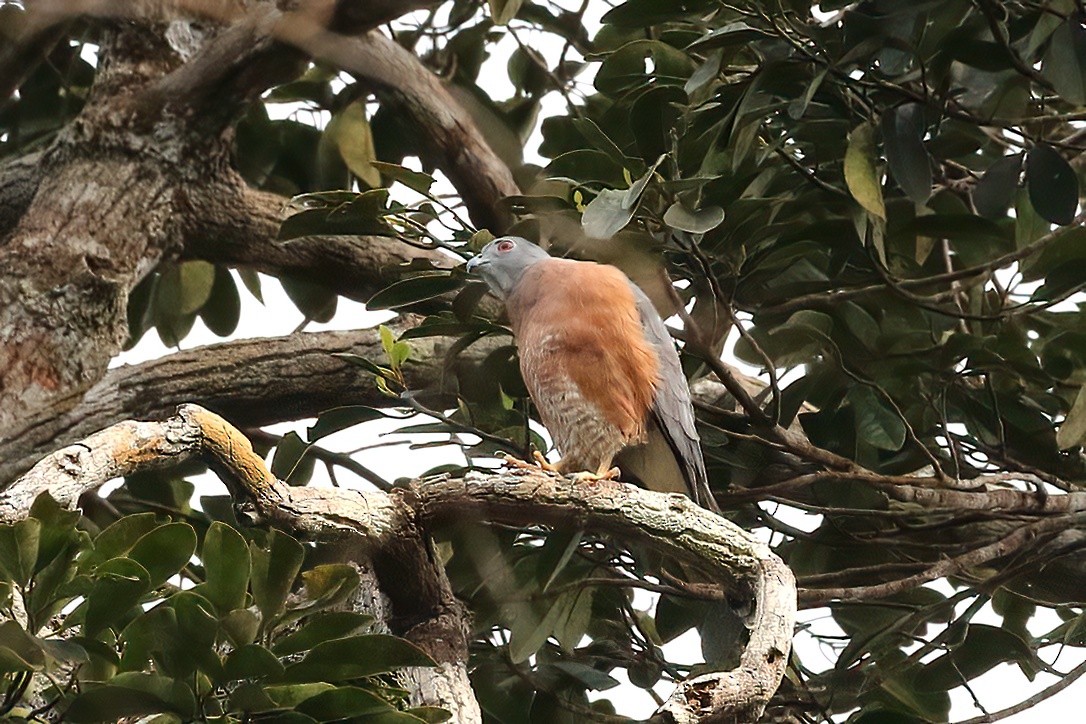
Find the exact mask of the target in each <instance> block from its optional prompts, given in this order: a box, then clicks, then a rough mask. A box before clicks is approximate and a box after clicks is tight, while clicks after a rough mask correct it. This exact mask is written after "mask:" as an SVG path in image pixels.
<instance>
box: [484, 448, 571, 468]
mask: <svg viewBox="0 0 1086 724" xmlns="http://www.w3.org/2000/svg"><path fill="white" fill-rule="evenodd" d="M498 457H500V458H501V460H502V462H503V463H504V464H505V466H506V467H508V468H512V469H514V470H528V471H531V472H533V473H538V472H539V471H540V470H543V471H544V472H548V473H559V472H560V471H559V470H558V468H557V467H555V466H554V465H552V464H551V463H550V462H548V461H547V458H545V457H543V454H542V453H540V452H539V451H538V450H533V451H532V458H533V459H534V460H535V462H531V463H530V462H527V461H526V460H521V459H520V458H518V457H516V456H515V455H510V454H509V453H504V452H503V453H498Z"/></svg>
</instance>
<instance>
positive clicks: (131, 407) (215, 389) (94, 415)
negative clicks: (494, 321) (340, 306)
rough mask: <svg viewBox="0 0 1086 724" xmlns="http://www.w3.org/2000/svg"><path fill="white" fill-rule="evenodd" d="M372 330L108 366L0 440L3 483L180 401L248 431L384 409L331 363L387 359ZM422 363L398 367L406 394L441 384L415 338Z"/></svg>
mask: <svg viewBox="0 0 1086 724" xmlns="http://www.w3.org/2000/svg"><path fill="white" fill-rule="evenodd" d="M378 337H379V336H378V334H377V330H374V329H365V330H360V331H356V332H321V333H316V334H305V333H299V334H294V335H290V336H288V337H277V338H272V339H247V340H240V341H237V342H225V343H223V344H216V345H210V346H207V347H199V348H197V349H193V350H190V351H187V352H178V353H177V354H173V355H170V356H168V357H163V358H161V359H158V360H155V361H153V362H148V363H145V364H141V365H134V366H129V367H119V368H115V369H112V370H109V371H108V372H107V373H106V375H105V376H104V377H103V378H102V380H101V381H99V382H98V383H97V384H96V385H94V387H92V388H91V389H90V390H89V391H88V392H87V393H86V395H84V396H83V399H82V400H81V401H80V402H79V404H78V405H76V406H75V407H73V408H72V409H70V410H67V411H60V410H57V409H55V408H46V409H44V410H42V411H40V412H38V413H36V414H34V415H32V416H29V417H26V418H24V419H23V420H22V421H21V422H22V424H21V425H20V427H18V428H16V429H15V430H12V431H11V432H10V433H9V434H8V435H6V436H5V437H4V438H0V481H7V480H11V479H12V478H13V477H14V476H16V475H18V474H19V473H21V472H22V471H23V470H26V469H27V468H28V467H29V466H30V465H32V464H33V463H34V462H35V461H36V460H38V459H40V458H41V457H42V456H43V455H45V454H46V453H47V452H48V451H49V450H53V449H56V448H57V447H59V446H61V445H67V444H71V443H72V442H74V441H76V440H78V439H79V438H81V437H84V436H86V435H89V434H91V433H92V432H93V431H94V430H98V429H101V428H103V427H105V426H107V425H111V424H113V423H115V422H118V421H119V420H123V419H126V418H130V417H136V418H143V419H147V418H151V419H154V418H158V419H161V418H164V417H166V416H168V415H169V414H171V412H172V411H173V409H174V408H175V407H176V406H177V405H179V404H180V403H181V402H183V401H185V400H186V399H193V400H199V401H200V403H201V404H203V405H206V406H207V407H209V408H212V409H214V410H217V411H219V412H222V413H223V414H228V415H230V417H231V418H232V419H234V420H236V421H237V422H238V424H239V425H242V426H244V427H248V426H260V425H267V424H271V423H272V422H280V421H284V420H292V419H298V418H302V417H312V416H314V415H317V414H319V413H320V412H322V411H324V410H328V409H330V408H333V407H338V406H341V405H351V404H355V405H371V406H388V404H389V402H390V400H389V398H388V397H385V396H383V395H382V394H381V392H380V391H379V390H378V389H377V387H376V386H375V385H374V383H373V380H372V376H371V375H370V374H368V373H367V372H365V371H364V370H362V369H361V368H359V367H357V366H355V365H352V364H350V363H348V362H346V361H344V360H343V359H341V358H339V357H336V356H335V355H336V354H337V353H344V352H348V353H351V354H356V355H359V356H362V357H365V358H367V359H374V360H380V359H382V358H383V357H384V351H383V349H382V348H381V342H380V339H379V338H378ZM412 345H413V346H414V347H415V348H416V349H417V350H418V354H419V358H418V359H419V361H410V362H408V363H407V364H405V365H404V367H403V371H404V374H405V377H406V379H407V382H408V385H409V386H410V387H411V388H412V389H425V388H427V387H433V386H434V385H435V384H436V383H437V382H438V381H439V380H441V378H442V360H443V358H444V348H443V347H442V346H441V345H442V343H441V342H439V341H434V340H428V339H422V340H414V341H412Z"/></svg>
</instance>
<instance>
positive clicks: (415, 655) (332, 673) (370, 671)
mask: <svg viewBox="0 0 1086 724" xmlns="http://www.w3.org/2000/svg"><path fill="white" fill-rule="evenodd" d="M405 666H435V663H434V661H433V659H431V658H430V657H429V656H427V655H426V654H425V653H424V652H423V651H422V649H420V648H418V647H417V646H415V645H414V644H412V643H410V642H409V641H405V640H404V639H401V638H398V637H396V636H389V635H388V634H362V635H359V636H349V637H347V638H342V639H336V640H334V641H326V642H324V643H322V644H318V645H317V646H315V647H314V648H313V649H311V650H310V651H309V653H307V654H306V655H305V658H303V659H302V660H301V661H299V662H298V663H296V664H293V665H291V666H289V667H287V671H286V673H285V674H284V675H283V678H284V680H285V681H289V682H303V681H331V682H335V681H345V680H348V679H357V678H360V677H363V676H374V675H376V674H383V673H387V672H391V671H395V670H396V669H400V668H403V667H405Z"/></svg>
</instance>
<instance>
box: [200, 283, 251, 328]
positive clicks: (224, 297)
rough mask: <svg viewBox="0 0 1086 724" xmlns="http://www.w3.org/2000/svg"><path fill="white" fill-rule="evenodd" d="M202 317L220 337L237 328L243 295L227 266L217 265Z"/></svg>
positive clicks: (208, 326) (201, 311)
mask: <svg viewBox="0 0 1086 724" xmlns="http://www.w3.org/2000/svg"><path fill="white" fill-rule="evenodd" d="M200 318H201V319H203V320H204V324H206V325H207V328H208V329H210V330H211V331H212V332H214V333H215V334H217V335H219V336H220V337H226V336H228V335H230V334H233V333H234V330H235V329H237V327H238V320H240V319H241V296H240V295H239V294H238V285H237V283H236V282H235V281H234V277H233V276H232V275H231V274H230V270H229V269H227V268H226V267H222V266H220V267H215V282H214V284H213V285H212V286H211V295H210V296H209V297H208V299H207V304H205V305H204V306H203V308H202V309H201V310H200Z"/></svg>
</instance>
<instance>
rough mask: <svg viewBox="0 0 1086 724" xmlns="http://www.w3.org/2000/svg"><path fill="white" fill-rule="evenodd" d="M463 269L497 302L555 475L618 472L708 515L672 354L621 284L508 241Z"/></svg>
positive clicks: (656, 324) (609, 273)
mask: <svg viewBox="0 0 1086 724" xmlns="http://www.w3.org/2000/svg"><path fill="white" fill-rule="evenodd" d="M467 270H468V271H469V272H474V273H476V274H478V275H479V276H480V277H481V278H482V279H483V280H484V281H485V282H486V283H487V285H488V286H489V287H490V289H491V291H492V292H494V294H495V295H497V296H498V297H499V298H500V299H502V300H503V301H504V302H505V307H506V311H507V313H508V315H509V320H510V322H511V324H512V327H513V335H514V337H515V338H516V342H517V349H518V352H519V356H520V371H521V375H522V377H523V378H524V383H525V385H526V386H527V388H528V392H529V394H530V395H531V398H532V401H533V402H534V403H535V406H536V409H537V410H538V411H539V416H540V418H541V419H542V421H543V424H544V425H546V427H547V430H548V431H549V432H550V434H551V436H552V437H553V439H554V444H555V446H556V447H557V448H558V452H559V453H560V454H561V456H562V459H561V461H560V462H559V463H557V464H556V465H555V466H554V468H555V469H556V470H557V471H558V472H563V473H565V472H578V473H580V472H587V473H588V474H589V475H590V476H598V477H610V476H613V475H614V474H615V473H614V471H613V470H612V469H611V465H612V464H613V463H617V465H618V466H619V469H620V470H621V473H619V474H620V475H621V477H622V478H624V479H627V480H634V481H636V482H639V483H641V484H642V485H644V486H645V487H648V488H650V489H652V490H658V491H661V492H677V493H685V494H687V495H688V496H690V497H691V498H692V499H693V500H694V502H696V503H698V504H700V505H702V506H704V507H707V508H710V509H713V510H716V504H715V501H714V500H713V497H712V494H711V493H710V492H709V486H708V483H707V481H706V475H705V462H704V460H703V458H702V455H701V448H700V447H699V444H698V433H697V430H696V428H695V427H694V411H693V408H692V406H691V404H690V389H689V387H687V384H686V378H685V377H684V376H683V372H682V368H681V366H680V364H679V356H678V354H677V353H676V351H675V347H674V345H673V344H672V341H671V337H670V336H669V335H668V332H667V328H666V327H665V326H664V322H663V320H661V319H660V315H659V314H657V313H656V309H655V308H654V307H653V306H652V302H650V301H649V298H648V297H647V296H645V294H644V293H643V292H642V291H641V290H640V289H639V288H638V287H637V286H636V285H635V284H634V283H633V282H631V281H630V280H629V279H628V278H627V277H626V275H625V274H623V273H622V272H621V271H619V270H618V269H617V268H615V267H613V266H608V265H606V264H597V263H595V262H588V261H575V260H572V259H559V258H555V257H552V256H551V255H550V254H548V253H547V252H546V251H545V250H544V249H543V248H541V247H539V246H537V245H535V244H533V243H531V242H530V241H528V240H527V239H522V238H519V237H515V236H505V237H501V238H498V239H495V240H494V241H492V242H490V243H489V244H488V245H487V246H486V247H485V248H483V250H482V251H481V252H480V253H479V254H477V255H476V256H475V257H473V258H472V259H471V260H470V261H469V262H468V264H467ZM539 459H540V462H541V463H543V462H545V461H544V460H543V459H542V456H539Z"/></svg>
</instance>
